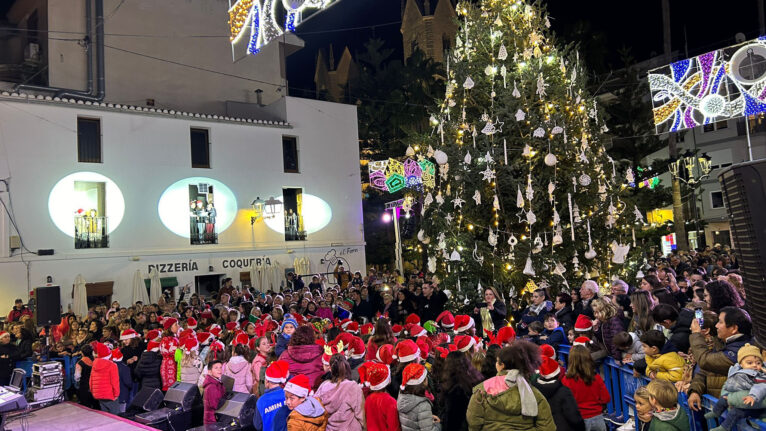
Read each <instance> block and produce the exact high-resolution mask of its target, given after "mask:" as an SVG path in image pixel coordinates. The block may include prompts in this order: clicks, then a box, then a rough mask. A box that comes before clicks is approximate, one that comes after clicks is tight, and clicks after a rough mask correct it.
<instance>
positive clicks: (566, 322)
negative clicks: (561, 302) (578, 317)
mask: <svg viewBox="0 0 766 431" xmlns="http://www.w3.org/2000/svg"><path fill="white" fill-rule="evenodd" d="M556 320H558V321H559V325H561V327H562V328H564V331H568V330H569V329H570V328H573V327H574V314H573V313H572V307H570V306H569V305H565V306H564V308H562V309H561V310H558V311H556Z"/></svg>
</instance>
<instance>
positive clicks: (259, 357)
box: [251, 337, 274, 395]
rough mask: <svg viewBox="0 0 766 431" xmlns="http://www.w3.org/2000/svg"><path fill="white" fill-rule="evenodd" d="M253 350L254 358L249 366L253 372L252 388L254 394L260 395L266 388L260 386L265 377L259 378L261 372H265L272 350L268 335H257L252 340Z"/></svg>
mask: <svg viewBox="0 0 766 431" xmlns="http://www.w3.org/2000/svg"><path fill="white" fill-rule="evenodd" d="M253 347H254V349H253V350H254V351H255V352H256V355H255V358H253V365H252V367H251V370H252V374H253V390H252V393H253V394H255V395H262V394H263V393H264V392H265V391H266V388H265V386H264V387H261V385H262V384H263V385H265V379H261V373H263V374H264V377H265V373H266V368H267V367H268V366H269V363H270V362H272V360H271V355H272V352H273V351H274V345H273V344H272V343H271V340H270V339H269V337H258V338H256V339H255V341H253Z"/></svg>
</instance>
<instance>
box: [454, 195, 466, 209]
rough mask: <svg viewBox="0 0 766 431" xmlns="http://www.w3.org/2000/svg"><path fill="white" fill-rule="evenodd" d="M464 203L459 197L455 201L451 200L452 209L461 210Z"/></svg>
mask: <svg viewBox="0 0 766 431" xmlns="http://www.w3.org/2000/svg"><path fill="white" fill-rule="evenodd" d="M464 203H465V201H464V200H463V199H461V198H460V197H456V198H455V199H452V206H453V208H463V204H464Z"/></svg>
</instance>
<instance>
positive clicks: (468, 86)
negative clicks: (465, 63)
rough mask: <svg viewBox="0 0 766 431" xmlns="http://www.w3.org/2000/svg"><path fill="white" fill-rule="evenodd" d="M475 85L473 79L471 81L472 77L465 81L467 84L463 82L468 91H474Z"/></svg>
mask: <svg viewBox="0 0 766 431" xmlns="http://www.w3.org/2000/svg"><path fill="white" fill-rule="evenodd" d="M474 85H475V83H474V82H473V79H471V77H470V76H469V77H467V78H466V79H465V82H463V88H465V89H466V90H470V89H472V88H473V86H474Z"/></svg>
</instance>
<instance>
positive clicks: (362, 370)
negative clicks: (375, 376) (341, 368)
mask: <svg viewBox="0 0 766 431" xmlns="http://www.w3.org/2000/svg"><path fill="white" fill-rule="evenodd" d="M372 364H374V362H372V361H367V362H365V363H363V364H362V365H360V366H358V367H357V369H356V371H357V373H359V385H360V386H370V382H368V381H367V370H369V369H370V366H372Z"/></svg>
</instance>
